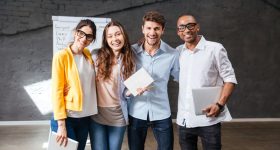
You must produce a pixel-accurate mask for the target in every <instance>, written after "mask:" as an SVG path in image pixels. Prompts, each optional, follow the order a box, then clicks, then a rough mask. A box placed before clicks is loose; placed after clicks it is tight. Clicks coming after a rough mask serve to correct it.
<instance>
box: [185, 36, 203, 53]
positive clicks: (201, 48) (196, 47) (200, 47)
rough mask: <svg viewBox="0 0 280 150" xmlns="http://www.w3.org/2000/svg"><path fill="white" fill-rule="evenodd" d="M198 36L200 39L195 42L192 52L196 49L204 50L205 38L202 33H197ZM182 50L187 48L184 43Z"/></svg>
mask: <svg viewBox="0 0 280 150" xmlns="http://www.w3.org/2000/svg"><path fill="white" fill-rule="evenodd" d="M199 37H200V40H199V42H198V43H197V45H196V46H195V48H194V51H193V52H196V51H198V50H204V48H205V44H206V40H205V38H204V37H203V36H202V35H199ZM184 50H189V49H188V48H187V47H186V45H185V44H184Z"/></svg>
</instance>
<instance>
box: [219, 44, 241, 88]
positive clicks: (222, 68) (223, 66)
mask: <svg viewBox="0 0 280 150" xmlns="http://www.w3.org/2000/svg"><path fill="white" fill-rule="evenodd" d="M215 52H216V53H215V59H216V63H217V69H218V71H219V75H220V77H221V78H222V79H223V81H224V82H231V83H234V84H237V80H236V77H235V73H234V69H233V67H232V65H231V62H230V60H229V58H228V55H227V51H226V49H225V48H224V47H223V46H222V45H221V44H219V45H218V46H217V49H216V51H215Z"/></svg>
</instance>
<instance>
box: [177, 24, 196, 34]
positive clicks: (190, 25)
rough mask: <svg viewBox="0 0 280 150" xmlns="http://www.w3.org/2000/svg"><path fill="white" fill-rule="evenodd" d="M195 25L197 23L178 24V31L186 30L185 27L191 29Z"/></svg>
mask: <svg viewBox="0 0 280 150" xmlns="http://www.w3.org/2000/svg"><path fill="white" fill-rule="evenodd" d="M196 25H197V23H188V24H180V25H179V26H178V31H179V32H184V31H185V30H186V28H188V29H189V30H193V29H194V28H195V26H196Z"/></svg>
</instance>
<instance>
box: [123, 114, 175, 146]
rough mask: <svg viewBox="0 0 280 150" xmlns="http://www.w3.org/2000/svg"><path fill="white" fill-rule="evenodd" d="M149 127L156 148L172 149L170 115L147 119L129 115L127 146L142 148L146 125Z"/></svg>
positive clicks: (172, 137)
mask: <svg viewBox="0 0 280 150" xmlns="http://www.w3.org/2000/svg"><path fill="white" fill-rule="evenodd" d="M149 126H150V127H151V128H152V130H153V133H154V137H155V139H156V141H157V145H158V148H157V149H158V150H173V141H174V136H173V127H172V120H171V117H169V118H167V119H163V120H156V121H149V117H148V119H147V120H141V119H137V118H134V117H132V116H129V126H128V146H129V149H130V150H144V145H145V140H146V136H147V130H148V127H149Z"/></svg>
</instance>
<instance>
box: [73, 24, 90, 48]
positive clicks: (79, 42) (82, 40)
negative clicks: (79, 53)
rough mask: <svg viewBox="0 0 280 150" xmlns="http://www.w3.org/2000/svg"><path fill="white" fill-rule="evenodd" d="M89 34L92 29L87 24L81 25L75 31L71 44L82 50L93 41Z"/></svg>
mask: <svg viewBox="0 0 280 150" xmlns="http://www.w3.org/2000/svg"><path fill="white" fill-rule="evenodd" d="M91 36H92V29H91V28H90V27H89V26H83V27H81V28H80V29H79V30H77V31H75V36H74V43H73V45H74V46H75V47H77V48H78V49H79V50H82V49H84V48H85V47H87V46H88V45H89V44H90V43H91V42H92V41H93V39H92V38H91Z"/></svg>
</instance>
